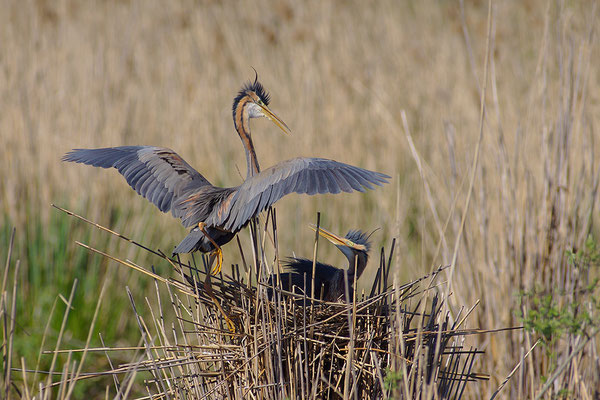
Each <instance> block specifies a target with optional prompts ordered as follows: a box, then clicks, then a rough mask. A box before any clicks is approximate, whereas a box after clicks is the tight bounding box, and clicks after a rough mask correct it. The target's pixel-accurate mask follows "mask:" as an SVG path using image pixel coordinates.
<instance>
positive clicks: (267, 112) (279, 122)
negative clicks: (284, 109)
mask: <svg viewBox="0 0 600 400" xmlns="http://www.w3.org/2000/svg"><path fill="white" fill-rule="evenodd" d="M259 106H260V108H261V109H262V111H263V113H264V114H265V117H267V118H269V119H270V120H271V121H272V122H273V123H274V124H275V125H277V126H278V127H279V129H281V130H282V131H283V132H284V133H287V134H288V135H289V134H291V133H292V131H291V130H290V128H288V126H287V125H286V124H285V122H283V121H282V120H281V118H279V117H278V116H277V115H275V113H274V112H273V111H271V110H269V108H268V107H267V106H265V105H263V104H259Z"/></svg>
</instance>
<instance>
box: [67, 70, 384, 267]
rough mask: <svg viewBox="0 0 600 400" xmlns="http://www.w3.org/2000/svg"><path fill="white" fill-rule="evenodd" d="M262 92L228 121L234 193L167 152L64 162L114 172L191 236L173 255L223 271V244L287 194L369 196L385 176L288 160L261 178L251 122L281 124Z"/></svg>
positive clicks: (140, 150)
mask: <svg viewBox="0 0 600 400" xmlns="http://www.w3.org/2000/svg"><path fill="white" fill-rule="evenodd" d="M269 100H270V96H269V94H268V93H267V92H266V91H265V89H264V87H263V85H262V84H261V83H260V82H258V77H256V78H255V79H254V82H250V83H248V84H246V85H244V86H243V87H242V89H241V90H240V92H239V93H238V95H237V97H236V98H235V100H234V102H233V122H234V125H235V129H236V131H237V133H238V135H239V136H240V139H241V141H242V144H243V146H244V150H245V151H246V164H247V171H248V172H247V177H246V179H245V181H244V182H243V183H242V184H241V185H239V186H235V187H228V188H222V187H216V186H213V185H212V184H211V183H210V182H209V181H208V180H207V179H206V178H204V177H203V176H202V175H201V174H200V173H199V172H198V171H196V170H195V169H194V168H192V167H191V166H190V165H189V164H188V163H187V162H186V161H185V160H184V159H183V158H182V157H181V156H179V155H178V154H177V153H175V152H174V151H173V150H170V149H167V148H163V147H154V146H121V147H109V148H100V149H74V150H72V151H70V152H69V153H67V154H66V155H65V156H64V157H63V158H62V159H63V161H72V162H77V163H83V164H87V165H92V166H95V167H102V168H111V167H113V168H116V169H117V170H118V171H119V172H120V173H121V175H123V176H124V177H125V179H126V180H127V183H129V185H130V186H131V187H132V188H133V189H135V191H136V192H137V193H138V194H140V195H142V196H143V197H145V198H146V199H148V200H149V201H151V202H152V203H153V204H154V205H156V206H157V207H158V208H159V209H160V210H161V211H163V212H168V211H170V212H171V213H172V214H173V216H174V217H176V218H180V219H181V221H182V223H183V225H184V226H185V227H187V228H191V232H190V233H189V234H188V235H187V236H186V237H185V238H184V239H183V241H182V242H181V243H179V245H178V246H177V247H176V248H175V250H174V253H190V252H193V251H196V250H199V251H201V252H203V253H208V252H211V255H212V257H211V258H212V259H214V257H217V264H216V266H215V267H214V269H213V273H218V272H219V271H220V270H221V266H222V263H223V253H222V250H221V247H220V246H222V245H224V244H225V243H228V242H229V241H230V240H231V239H233V237H234V236H235V235H236V234H237V232H239V231H240V229H242V228H243V227H245V226H246V225H247V224H248V223H249V221H250V220H251V219H252V218H253V217H255V216H257V215H258V214H259V213H260V212H261V211H263V210H265V209H267V208H268V207H269V206H271V205H272V204H273V203H275V202H276V201H277V200H279V199H281V198H282V197H283V196H285V195H287V194H289V193H306V194H309V195H314V194H317V193H340V192H342V191H344V192H352V191H354V190H355V191H359V192H364V191H365V188H368V189H373V186H372V185H379V186H381V185H382V184H384V183H387V180H388V179H389V178H390V177H389V176H387V175H385V174H382V173H379V172H373V171H368V170H366V169H362V168H358V167H354V166H351V165H347V164H343V163H340V162H337V161H333V160H327V159H322V158H294V159H292V160H287V161H283V162H280V163H278V164H276V165H274V166H272V167H270V168H268V169H266V170H264V171H262V172H259V171H260V168H259V165H258V160H257V158H256V153H255V151H254V145H253V143H252V138H251V136H250V125H249V121H250V119H251V118H258V117H266V118H268V119H269V120H271V121H272V122H273V123H275V124H276V125H277V126H278V127H279V128H280V129H281V130H282V131H284V132H285V133H289V128H288V127H287V125H286V124H285V123H284V122H283V121H282V120H281V119H280V118H279V117H277V116H276V115H275V114H274V113H273V112H272V111H271V110H270V109H269V107H268V105H269Z"/></svg>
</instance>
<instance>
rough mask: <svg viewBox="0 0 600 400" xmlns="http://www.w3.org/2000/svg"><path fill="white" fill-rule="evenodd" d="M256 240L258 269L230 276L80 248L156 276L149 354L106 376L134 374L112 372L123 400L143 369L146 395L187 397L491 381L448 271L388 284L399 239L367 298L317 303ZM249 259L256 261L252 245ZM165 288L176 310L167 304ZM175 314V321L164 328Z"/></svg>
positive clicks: (356, 394)
mask: <svg viewBox="0 0 600 400" xmlns="http://www.w3.org/2000/svg"><path fill="white" fill-rule="evenodd" d="M96 226H98V225H96ZM254 232H255V233H256V229H255V230H254ZM111 233H113V234H114V232H111ZM117 235H118V234H117ZM121 237H122V236H121ZM125 239H126V238H125ZM126 240H129V239H126ZM129 241H130V242H132V243H134V244H136V245H138V246H139V244H137V243H135V242H134V241H131V240H129ZM254 242H255V246H256V247H255V248H254V249H253V254H254V255H255V267H254V268H252V267H250V266H248V265H245V264H244V266H243V267H242V268H240V267H239V266H237V265H236V266H234V267H233V270H232V274H231V275H224V274H220V275H219V276H213V277H210V275H207V273H206V271H207V270H208V266H207V265H206V260H204V261H205V265H204V268H202V269H199V268H196V267H194V266H193V264H194V263H192V265H190V264H189V263H188V264H183V263H181V262H180V261H179V260H173V259H170V258H168V257H166V256H165V255H164V254H162V253H158V252H154V251H152V250H149V249H147V248H145V247H144V248H145V249H146V250H147V251H150V252H152V253H154V254H156V255H159V256H160V257H162V258H163V259H164V260H166V261H168V262H169V263H170V264H171V266H172V267H173V268H174V269H175V270H177V271H178V273H179V278H178V279H172V278H169V279H165V278H163V277H160V276H158V275H156V274H155V273H154V272H151V271H150V270H148V269H147V268H143V267H141V266H138V265H135V264H134V263H133V262H131V261H122V260H120V259H118V258H117V257H113V256H110V255H108V254H105V253H102V252H101V251H99V250H95V249H93V248H91V247H89V246H87V245H83V244H81V243H80V244H81V245H82V246H84V247H86V248H88V249H89V250H92V251H94V252H97V253H101V254H103V255H104V256H107V257H110V258H111V259H113V260H115V261H118V262H120V263H122V264H123V265H126V266H128V267H130V268H134V269H135V270H137V271H140V272H144V273H146V274H148V275H150V276H152V277H153V278H154V279H156V288H157V290H156V299H155V300H156V303H155V304H151V302H150V301H148V305H149V311H150V315H151V319H152V320H153V324H148V323H146V322H145V319H144V317H143V316H142V313H141V312H139V311H138V307H137V306H136V305H135V303H134V302H133V297H132V296H130V298H131V301H132V304H133V308H134V312H135V314H136V318H137V320H138V322H139V327H140V330H141V333H142V339H143V342H144V348H145V352H144V353H143V355H142V356H141V357H140V358H139V359H138V360H135V361H134V362H132V363H129V364H124V365H120V366H119V367H118V368H114V369H113V370H111V371H103V372H102V374H107V373H108V374H113V375H114V376H115V377H116V376H117V375H121V376H122V375H123V374H125V376H126V377H125V378H123V377H122V379H121V381H119V380H118V379H117V378H115V387H116V390H117V391H118V392H119V393H120V394H121V395H123V397H125V396H126V394H127V390H129V388H130V387H131V385H130V382H132V381H133V378H131V377H132V376H135V375H136V374H139V373H143V374H149V376H146V378H145V380H144V383H145V386H146V391H147V393H148V395H149V396H148V398H181V399H197V398H231V399H241V398H248V399H254V398H257V399H259V398H260V399H283V398H290V399H297V398H300V399H308V398H316V399H349V398H360V399H380V398H388V397H393V398H398V397H409V398H432V397H433V398H460V397H461V395H462V394H463V392H464V390H465V388H466V386H467V385H468V384H470V383H471V382H474V381H477V380H479V379H487V378H488V377H487V376H486V375H484V374H478V373H474V372H473V371H472V369H473V366H474V362H475V359H476V357H477V356H478V355H479V354H480V353H482V352H481V351H479V350H477V349H476V348H473V347H469V348H465V347H464V342H465V338H466V337H467V336H469V335H475V334H480V333H482V332H484V331H479V330H465V329H461V326H462V324H463V323H464V321H465V319H466V318H467V316H468V314H467V315H466V316H464V317H462V318H461V316H460V313H459V315H458V316H455V317H454V318H450V315H449V313H448V311H447V307H446V306H445V304H444V302H445V299H444V298H443V294H442V292H441V291H439V290H438V288H437V283H438V281H439V276H440V275H441V273H442V274H443V271H444V270H445V269H446V268H447V267H440V268H438V269H436V270H435V271H434V272H432V273H430V274H428V275H426V276H424V277H422V278H421V279H418V280H416V281H414V282H410V283H407V284H403V285H400V284H399V283H398V282H397V281H396V280H394V281H393V282H391V281H390V266H391V260H392V253H393V243H392V246H391V249H392V251H390V254H389V256H388V258H387V260H386V256H385V251H384V249H382V251H381V258H380V264H379V268H378V271H377V275H376V278H375V280H374V282H373V284H372V287H371V289H370V291H368V293H366V292H364V291H363V292H361V293H358V292H357V291H356V290H354V291H353V292H352V293H346V296H347V298H349V299H351V300H350V301H339V302H324V301H320V300H312V301H311V299H310V298H309V297H308V296H307V295H298V294H292V293H289V292H284V291H282V290H281V288H279V287H273V286H269V285H268V282H274V281H275V282H276V280H273V279H271V280H269V279H268V276H261V271H264V270H265V269H264V267H265V266H264V262H262V263H261V262H258V260H260V259H263V260H264V259H265V257H261V255H263V256H264V252H262V250H264V249H261V248H260V246H257V245H256V243H260V240H255V241H254ZM238 244H239V241H238ZM141 247H143V246H141ZM239 247H240V251H241V250H242V247H241V245H240V246H239ZM261 252H262V253H261ZM256 255H259V256H258V257H257V256H256ZM242 259H244V260H245V259H248V258H247V257H244V254H243V252H242ZM273 265H276V263H274V264H273ZM203 270H204V271H203ZM207 277H208V279H209V281H207ZM208 282H210V288H211V289H210V290H207V283H208ZM257 282H258V283H257ZM160 283H162V284H164V285H166V289H167V291H168V294H169V297H170V298H169V300H170V303H171V305H172V311H168V310H166V309H163V304H165V300H164V299H161V291H160V290H158V286H159V284H160ZM347 287H352V286H351V285H347ZM354 287H356V285H354ZM163 293H164V292H163ZM166 312H173V313H174V314H175V316H176V317H177V322H178V323H177V324H175V325H173V326H170V327H169V326H166V324H165V323H164V320H163V318H162V316H163V315H164V313H166ZM224 315H227V316H228V318H229V319H230V320H231V321H232V322H233V325H234V326H235V331H234V332H233V331H232V330H231V329H229V328H228V327H227V324H225V321H226V318H225V317H224ZM146 319H147V317H146ZM451 321H454V322H451ZM152 326H153V328H152ZM127 377H130V379H127Z"/></svg>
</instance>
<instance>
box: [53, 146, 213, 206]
mask: <svg viewBox="0 0 600 400" xmlns="http://www.w3.org/2000/svg"><path fill="white" fill-rule="evenodd" d="M62 159H63V161H72V162H77V163H83V164H87V165H92V166H94V167H102V168H111V167H114V168H116V169H117V170H118V171H119V172H120V173H121V175H123V176H124V177H125V179H126V180H127V183H129V185H130V186H131V187H132V188H133V189H135V191H136V192H138V194H140V195H142V196H144V197H145V198H146V199H148V200H149V201H150V202H152V203H153V204H154V205H156V206H157V207H158V208H159V209H160V210H161V211H163V212H168V211H172V212H173V215H174V216H175V217H180V215H178V214H179V212H178V210H176V209H175V208H174V207H173V205H174V204H175V201H176V200H178V198H179V197H180V196H182V195H183V194H186V193H189V192H190V190H192V189H197V188H200V187H203V186H206V185H210V183H209V182H208V181H207V180H206V179H205V178H204V177H203V176H202V175H201V174H200V173H199V172H198V171H196V170H195V169H194V168H192V167H191V166H190V165H189V164H188V163H187V162H185V160H184V159H183V158H181V156H179V155H178V154H177V153H175V152H174V151H173V150H170V149H166V148H163V147H153V146H122V147H108V148H102V149H74V150H72V151H70V152H68V153H67V154H65V156H64V157H63V158H62Z"/></svg>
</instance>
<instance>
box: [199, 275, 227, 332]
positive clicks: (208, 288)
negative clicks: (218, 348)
mask: <svg viewBox="0 0 600 400" xmlns="http://www.w3.org/2000/svg"><path fill="white" fill-rule="evenodd" d="M204 290H205V291H206V293H207V294H208V296H209V297H210V298H211V299H212V301H213V303H215V306H217V309H218V310H219V312H220V313H221V315H223V318H224V319H225V322H226V323H227V328H228V329H229V332H231V333H235V325H234V324H233V321H232V320H231V318H229V315H227V313H225V310H223V307H221V304H220V303H219V300H217V297H216V296H215V294H214V292H213V290H212V284H211V283H210V275H209V274H208V275H206V280H205V281H204Z"/></svg>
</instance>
